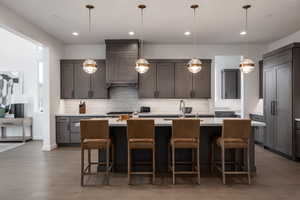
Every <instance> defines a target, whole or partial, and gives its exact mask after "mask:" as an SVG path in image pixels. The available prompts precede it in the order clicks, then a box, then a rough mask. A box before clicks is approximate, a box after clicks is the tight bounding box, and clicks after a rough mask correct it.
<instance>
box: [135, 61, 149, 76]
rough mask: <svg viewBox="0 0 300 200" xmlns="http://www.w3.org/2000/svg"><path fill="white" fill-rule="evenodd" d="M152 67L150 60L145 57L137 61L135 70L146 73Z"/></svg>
mask: <svg viewBox="0 0 300 200" xmlns="http://www.w3.org/2000/svg"><path fill="white" fill-rule="evenodd" d="M149 68H150V64H149V62H148V61H147V60H146V59H145V58H140V59H138V60H137V61H136V63H135V70H136V71H137V72H138V73H140V74H144V73H146V72H147V71H148V70H149Z"/></svg>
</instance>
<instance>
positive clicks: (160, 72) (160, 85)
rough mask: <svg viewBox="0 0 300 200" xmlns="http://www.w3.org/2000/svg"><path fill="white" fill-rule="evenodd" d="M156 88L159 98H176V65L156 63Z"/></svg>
mask: <svg viewBox="0 0 300 200" xmlns="http://www.w3.org/2000/svg"><path fill="white" fill-rule="evenodd" d="M156 74H157V76H156V88H157V94H156V97H157V98H174V96H175V90H174V89H175V81H174V63H171V62H161V63H156Z"/></svg>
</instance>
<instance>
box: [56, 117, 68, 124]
mask: <svg viewBox="0 0 300 200" xmlns="http://www.w3.org/2000/svg"><path fill="white" fill-rule="evenodd" d="M69 120H70V119H69V117H56V122H58V123H60V122H61V123H64V122H69Z"/></svg>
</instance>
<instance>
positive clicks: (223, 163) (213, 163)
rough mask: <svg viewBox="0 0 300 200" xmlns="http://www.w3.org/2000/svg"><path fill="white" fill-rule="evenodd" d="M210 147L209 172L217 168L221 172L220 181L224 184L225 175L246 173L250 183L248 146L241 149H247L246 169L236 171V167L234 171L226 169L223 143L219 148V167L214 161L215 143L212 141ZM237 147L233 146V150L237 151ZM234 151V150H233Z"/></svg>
mask: <svg viewBox="0 0 300 200" xmlns="http://www.w3.org/2000/svg"><path fill="white" fill-rule="evenodd" d="M211 147H212V149H211V151H212V155H211V172H213V171H214V169H215V168H216V169H218V170H219V171H220V172H221V173H222V183H223V184H224V185H225V184H226V175H227V174H241V175H247V178H248V184H249V185H250V184H251V165H250V148H249V147H247V148H243V150H246V151H247V166H246V167H247V171H237V169H236V167H235V170H236V171H226V156H225V152H226V148H224V145H222V146H221V147H220V149H221V168H219V167H218V166H217V165H216V163H215V162H216V161H215V155H214V154H215V144H214V143H213V144H212V145H211ZM238 149H239V148H234V150H235V151H237V150H238ZM235 153H236V152H235ZM233 163H234V164H236V162H233Z"/></svg>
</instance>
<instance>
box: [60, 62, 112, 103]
mask: <svg viewBox="0 0 300 200" xmlns="http://www.w3.org/2000/svg"><path fill="white" fill-rule="evenodd" d="M83 62H84V60H61V99H104V98H108V91H107V87H106V66H105V61H103V60H96V62H97V65H98V70H97V72H96V73H94V74H92V75H89V74H87V73H85V72H84V71H83V68H82V64H83Z"/></svg>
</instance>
